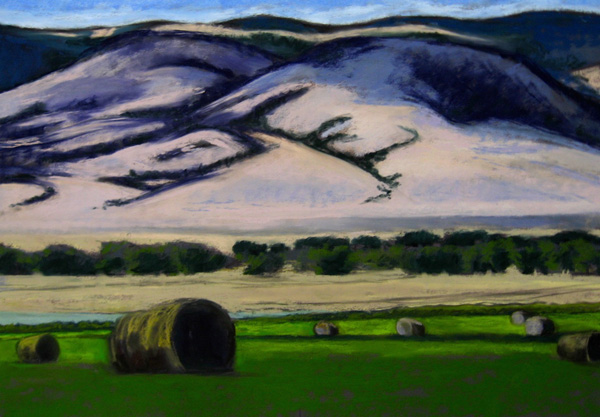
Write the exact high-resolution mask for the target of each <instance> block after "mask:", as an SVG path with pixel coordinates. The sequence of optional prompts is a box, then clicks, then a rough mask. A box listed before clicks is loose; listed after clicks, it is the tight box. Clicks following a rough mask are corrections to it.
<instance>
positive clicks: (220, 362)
mask: <svg viewBox="0 0 600 417" xmlns="http://www.w3.org/2000/svg"><path fill="white" fill-rule="evenodd" d="M235 346H236V344H235V326H234V324H233V321H232V320H231V318H230V317H229V314H227V312H226V311H225V310H224V309H223V308H222V307H221V306H219V305H218V304H216V303H214V302H212V301H209V300H198V299H182V300H175V301H171V302H167V303H164V304H160V305H158V306H156V307H154V308H152V309H150V310H148V311H142V312H136V313H130V314H128V315H126V316H124V317H122V318H121V319H120V320H119V321H118V322H117V325H116V328H115V331H114V332H113V334H112V335H111V337H110V352H111V359H112V363H113V365H114V366H115V367H116V368H117V370H119V371H121V372H156V373H158V372H167V373H184V372H189V373H221V372H228V371H232V370H233V363H234V358H235Z"/></svg>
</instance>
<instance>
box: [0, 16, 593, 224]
mask: <svg viewBox="0 0 600 417" xmlns="http://www.w3.org/2000/svg"><path fill="white" fill-rule="evenodd" d="M159 25H160V24H159ZM163 29H164V27H163ZM313 29H314V28H313ZM317 29H318V28H317ZM317 29H315V30H317ZM296 30H298V31H300V32H302V31H303V29H302V27H298V28H296ZM0 117H2V120H1V124H0V138H1V140H0V175H1V180H2V182H3V183H4V185H1V186H0V201H1V203H0V204H1V206H0V216H1V217H3V218H4V219H5V220H6V221H5V222H3V224H4V226H3V227H4V230H8V229H11V228H17V229H19V228H25V229H27V228H32V227H33V228H42V229H43V228H55V227H58V226H57V225H61V226H60V227H63V226H64V227H67V228H100V229H102V228H107V227H112V228H127V227H132V228H136V227H149V226H152V227H173V228H181V227H185V228H216V229H220V230H224V229H227V230H231V229H236V230H241V229H257V230H259V229H262V228H265V227H275V228H278V227H281V225H282V224H289V222H290V220H294V221H298V222H300V223H302V222H303V223H302V224H308V223H310V222H312V221H314V222H317V223H319V224H325V225H327V224H328V223H329V224H332V222H331V221H330V220H328V219H340V218H348V219H355V220H356V219H358V220H356V221H359V222H361V221H363V220H365V219H367V220H368V219H381V218H387V219H394V218H410V217H431V218H439V217H440V216H463V217H469V216H496V217H511V216H526V215H530V216H540V215H548V216H552V215H584V216H585V215H590V214H591V215H594V214H597V213H598V211H599V208H600V192H599V191H600V151H599V149H600V104H599V102H598V101H597V100H596V99H594V98H590V97H588V96H584V95H582V94H580V93H578V92H577V91H575V90H573V89H571V88H569V87H566V86H565V85H563V84H561V83H560V82H558V81H557V80H556V79H555V78H554V77H552V76H551V75H550V74H549V73H548V72H547V71H545V70H544V69H543V68H540V67H539V66H537V65H536V64H535V63H533V62H531V61H530V60H528V59H526V58H524V57H522V56H520V55H512V54H509V53H506V52H504V51H501V50H498V49H495V48H492V47H490V46H481V45H466V44H463V43H456V42H449V41H447V40H431V39H430V40H420V39H410V38H397V37H383V38H379V37H372V36H371V37H360V36H352V37H349V38H343V39H334V40H333V41H330V42H324V43H320V44H318V45H317V46H315V47H313V48H311V49H310V50H309V51H307V52H306V53H304V54H303V55H301V56H300V57H298V58H297V59H295V60H292V61H289V62H282V61H281V60H280V59H277V58H274V57H273V56H272V55H271V54H269V53H266V52H264V51H262V50H261V49H259V48H254V47H250V46H245V45H243V44H242V43H240V42H237V41H234V40H231V39H229V40H228V39H224V38H222V37H215V36H208V35H204V34H198V33H195V32H183V31H165V30H142V31H134V32H130V33H126V34H122V35H118V36H115V37H112V38H110V39H108V40H107V41H105V42H104V43H103V44H102V46H101V47H99V48H97V49H95V50H94V52H93V53H91V54H89V56H86V57H85V58H84V59H82V60H80V61H79V62H77V63H76V64H74V65H72V66H70V67H68V68H66V69H64V70H61V71H57V72H54V73H52V74H50V75H48V76H46V77H44V78H42V79H40V80H37V81H34V82H32V83H29V84H25V85H23V86H20V87H18V88H16V89H13V90H11V91H8V92H5V93H3V94H0ZM40 188H41V189H42V191H40ZM36 190H37V191H36ZM40 192H42V194H40ZM350 223H352V221H350V220H349V221H348V224H350Z"/></svg>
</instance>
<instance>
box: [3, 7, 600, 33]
mask: <svg viewBox="0 0 600 417" xmlns="http://www.w3.org/2000/svg"><path fill="white" fill-rule="evenodd" d="M547 13H557V14H565V15H569V14H570V15H593V16H600V10H591V9H587V8H564V9H536V8H531V9H529V10H522V11H513V12H507V13H503V14H497V15H489V16H478V17H474V16H467V17H459V16H453V15H449V14H446V15H444V14H426V13H423V14H388V15H381V16H377V17H372V18H367V19H364V20H363V19H359V20H354V21H348V22H342V23H327V22H323V21H318V20H308V19H304V18H301V17H294V16H285V15H277V14H270V13H254V14H247V15H240V16H239V17H229V18H225V19H213V20H206V21H202V20H192V19H190V20H186V19H182V20H172V19H168V18H164V19H163V18H147V19H143V18H142V19H141V20H128V21H124V22H122V23H117V24H97V25H82V26H41V25H40V26H33V25H25V24H17V23H11V22H6V23H5V22H3V21H0V27H2V26H4V27H16V28H21V29H30V30H40V31H50V30H51V31H57V32H68V31H77V30H94V29H102V28H120V27H126V26H132V25H143V24H148V23H164V24H195V25H214V26H217V25H221V24H224V23H228V22H232V21H236V20H244V19H251V18H256V17H270V18H275V19H282V20H292V21H297V22H301V23H306V24H308V25H314V26H323V27H340V28H341V27H347V26H358V25H365V24H368V23H374V22H377V21H381V20H385V19H392V18H414V19H419V18H427V19H448V20H456V21H479V22H485V21H489V20H495V19H503V18H511V17H517V16H523V15H528V14H547ZM0 19H1V18H0ZM242 30H243V29H242ZM251 30H261V29H251ZM264 30H269V29H264ZM278 30H281V29H278Z"/></svg>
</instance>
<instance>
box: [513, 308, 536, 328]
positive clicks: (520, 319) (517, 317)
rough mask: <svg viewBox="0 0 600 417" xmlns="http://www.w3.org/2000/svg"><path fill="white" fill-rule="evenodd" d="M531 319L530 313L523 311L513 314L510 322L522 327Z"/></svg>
mask: <svg viewBox="0 0 600 417" xmlns="http://www.w3.org/2000/svg"><path fill="white" fill-rule="evenodd" d="M530 317H531V314H530V313H528V312H526V311H523V310H519V311H515V312H514V313H512V315H511V316H510V322H511V323H512V324H517V325H522V324H525V322H526V321H527V319H528V318H530Z"/></svg>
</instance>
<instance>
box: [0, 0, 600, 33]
mask: <svg viewBox="0 0 600 417" xmlns="http://www.w3.org/2000/svg"><path fill="white" fill-rule="evenodd" d="M556 9H568V10H578V11H587V12H596V13H600V0H346V1H340V0H298V1H289V0H287V1H284V0H279V1H277V0H271V1H260V0H258V1H256V0H254V1H251V0H220V1H218V0H178V1H175V0H53V1H47V0H0V23H2V24H12V25H19V26H26V27H42V28H76V27H87V26H115V25H123V24H128V23H133V22H140V21H145V20H155V19H164V20H174V21H181V22H204V23H210V22H218V21H222V20H228V19H233V18H237V17H244V16H251V15H255V14H272V15H277V16H285V17H293V18H299V19H303V20H308V21H312V22H318V23H332V24H340V23H353V22H360V21H366V20H371V19H376V18H380V17H385V16H392V15H404V16H415V15H435V16H452V17H460V18H486V17H495V16H504V15H508V14H514V13H519V12H523V11H529V10H556Z"/></svg>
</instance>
